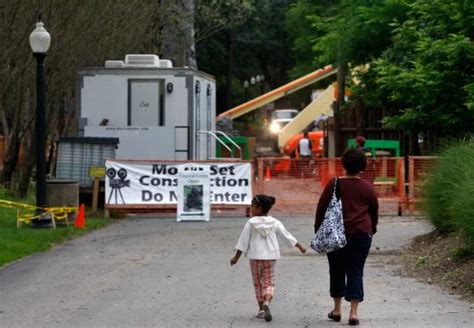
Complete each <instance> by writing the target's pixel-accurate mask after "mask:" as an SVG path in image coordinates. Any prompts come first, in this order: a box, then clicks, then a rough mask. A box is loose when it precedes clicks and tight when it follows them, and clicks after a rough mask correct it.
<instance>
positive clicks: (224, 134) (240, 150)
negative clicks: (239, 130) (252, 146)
mask: <svg viewBox="0 0 474 328" xmlns="http://www.w3.org/2000/svg"><path fill="white" fill-rule="evenodd" d="M214 132H215V133H218V134H222V135H223V136H224V137H226V138H227V140H229V141H230V142H231V143H232V144H233V145H234V146H235V147H237V148H238V149H239V155H240V156H239V158H240V159H242V155H243V154H242V148H240V146H239V145H238V144H237V143H236V142H235V141H234V140H232V139H231V138H230V137H229V136H228V135H227V134H226V133H225V132H222V131H214Z"/></svg>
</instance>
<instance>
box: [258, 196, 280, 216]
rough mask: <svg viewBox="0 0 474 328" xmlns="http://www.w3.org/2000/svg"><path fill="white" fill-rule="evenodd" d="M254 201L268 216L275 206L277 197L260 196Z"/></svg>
mask: <svg viewBox="0 0 474 328" xmlns="http://www.w3.org/2000/svg"><path fill="white" fill-rule="evenodd" d="M253 201H254V202H255V203H256V204H257V205H258V207H260V209H261V210H262V212H263V213H264V214H267V213H268V212H269V211H270V209H271V208H272V206H273V204H275V197H272V196H267V195H262V194H259V195H255V197H254V198H253Z"/></svg>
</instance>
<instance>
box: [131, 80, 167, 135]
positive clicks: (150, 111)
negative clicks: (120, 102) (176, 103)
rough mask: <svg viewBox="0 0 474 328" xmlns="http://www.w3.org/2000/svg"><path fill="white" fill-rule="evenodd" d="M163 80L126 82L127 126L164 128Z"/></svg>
mask: <svg viewBox="0 0 474 328" xmlns="http://www.w3.org/2000/svg"><path fill="white" fill-rule="evenodd" d="M163 85H164V83H163V80H158V79H146V80H144V79H130V80H128V125H129V126H164V125H165V117H164V101H163V99H164V98H163V97H164V92H163Z"/></svg>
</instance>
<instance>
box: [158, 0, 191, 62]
mask: <svg viewBox="0 0 474 328" xmlns="http://www.w3.org/2000/svg"><path fill="white" fill-rule="evenodd" d="M161 3H162V6H163V11H164V15H163V18H164V19H165V22H164V24H163V29H162V32H161V33H162V36H161V40H162V49H161V50H162V55H163V58H164V59H171V60H172V61H173V63H174V64H175V66H178V67H183V66H188V67H189V68H192V69H197V62H196V46H195V41H194V0H182V1H175V0H162V2H161Z"/></svg>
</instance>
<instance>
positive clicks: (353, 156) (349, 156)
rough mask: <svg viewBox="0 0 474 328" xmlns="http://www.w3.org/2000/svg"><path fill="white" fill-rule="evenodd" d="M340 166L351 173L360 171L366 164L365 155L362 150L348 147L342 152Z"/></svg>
mask: <svg viewBox="0 0 474 328" xmlns="http://www.w3.org/2000/svg"><path fill="white" fill-rule="evenodd" d="M342 166H344V168H345V169H346V171H347V173H349V174H351V175H354V174H357V173H360V172H361V171H364V170H365V167H366V166H367V157H366V156H365V154H364V152H363V151H362V150H359V149H356V148H349V149H347V150H346V151H345V152H344V153H343V154H342Z"/></svg>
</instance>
